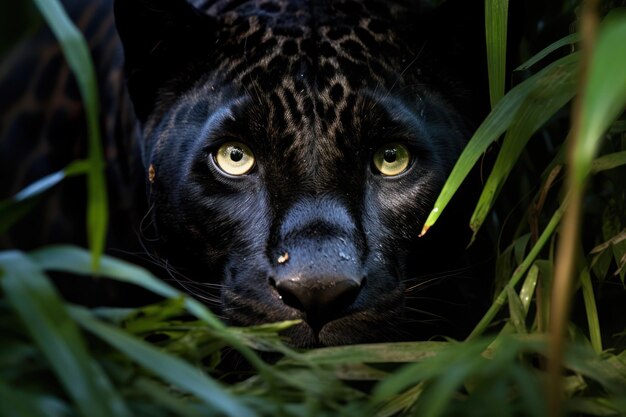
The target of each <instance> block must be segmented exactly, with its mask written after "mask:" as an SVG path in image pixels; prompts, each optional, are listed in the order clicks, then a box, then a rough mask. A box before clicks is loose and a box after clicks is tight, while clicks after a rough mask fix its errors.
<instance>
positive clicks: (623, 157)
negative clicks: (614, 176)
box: [591, 151, 626, 174]
mask: <svg viewBox="0 0 626 417" xmlns="http://www.w3.org/2000/svg"><path fill="white" fill-rule="evenodd" d="M622 165H626V151H622V152H615V153H610V154H608V155H603V156H600V157H598V158H596V159H595V160H594V161H593V162H592V164H591V172H593V173H594V174H596V173H598V172H601V171H608V170H610V169H613V168H617V167H620V166H622Z"/></svg>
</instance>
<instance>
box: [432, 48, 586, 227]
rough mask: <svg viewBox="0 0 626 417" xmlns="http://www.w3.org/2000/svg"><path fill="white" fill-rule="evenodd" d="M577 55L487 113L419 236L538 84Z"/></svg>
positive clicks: (524, 85)
mask: <svg viewBox="0 0 626 417" xmlns="http://www.w3.org/2000/svg"><path fill="white" fill-rule="evenodd" d="M579 59H580V55H579V54H578V53H574V54H570V55H568V56H565V57H563V58H561V59H559V60H558V61H555V62H553V63H552V64H550V65H548V66H547V67H546V68H544V69H542V70H541V71H540V72H538V73H537V74H535V75H533V76H532V77H530V78H528V79H527V80H525V81H524V82H522V83H521V84H519V85H518V86H516V87H515V88H513V89H512V90H511V91H509V92H508V93H507V95H505V96H504V97H503V98H502V99H501V100H500V101H499V102H498V104H497V105H496V106H495V107H494V109H493V110H492V111H491V113H489V115H488V116H487V118H486V119H485V120H484V121H483V123H482V124H481V125H480V127H479V128H478V130H476V132H475V133H474V135H473V136H472V138H471V139H470V141H469V143H468V144H467V146H466V147H465V149H464V150H463V153H462V154H461V156H460V157H459V160H458V161H457V163H456V165H455V166H454V168H453V169H452V172H451V173H450V176H449V177H448V180H447V181H446V183H445V184H444V186H443V188H442V190H441V193H440V194H439V197H437V201H436V202H435V205H434V207H433V209H432V211H431V212H430V214H429V215H428V218H427V219H426V222H425V223H424V227H423V229H422V233H421V234H422V235H423V234H425V233H426V232H427V231H428V229H429V228H430V227H431V226H432V225H433V224H434V223H435V222H436V221H437V219H438V218H439V216H440V215H441V213H442V212H443V210H444V209H445V207H446V206H447V204H448V203H449V202H450V200H451V199H452V196H453V195H454V193H455V192H456V191H457V190H458V188H459V187H460V186H461V183H462V182H463V180H464V179H465V177H466V176H467V174H468V173H469V172H470V171H471V169H472V167H473V166H474V164H475V163H476V161H478V159H479V158H480V157H481V155H482V154H483V153H484V152H485V151H486V150H487V148H488V147H489V145H491V144H492V143H493V142H494V141H495V140H496V139H498V137H499V136H500V135H501V134H502V133H503V132H504V131H505V130H506V129H507V128H508V127H509V126H510V124H511V123H512V122H513V120H514V116H515V115H516V114H517V111H518V109H519V108H520V106H521V105H522V103H523V102H524V100H525V99H526V97H527V96H528V94H530V93H531V92H532V91H533V90H534V89H535V86H536V84H537V83H539V82H541V80H547V79H555V78H558V77H559V75H560V74H563V72H564V71H566V72H567V71H568V68H571V67H572V66H574V65H576V63H577V62H578V61H579Z"/></svg>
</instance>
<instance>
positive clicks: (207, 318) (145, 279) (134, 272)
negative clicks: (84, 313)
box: [29, 245, 288, 378]
mask: <svg viewBox="0 0 626 417" xmlns="http://www.w3.org/2000/svg"><path fill="white" fill-rule="evenodd" d="M29 256H30V258H31V259H32V260H34V261H35V262H36V263H37V264H38V265H40V266H41V268H43V269H46V270H54V271H63V272H69V273H73V274H79V275H90V272H91V262H90V261H91V259H90V258H89V254H88V253H87V252H86V251H85V250H83V249H81V248H77V247H74V246H61V245H59V246H49V247H47V248H45V249H40V250H37V251H33V252H31V253H30V254H29ZM99 273H100V274H101V275H102V276H106V277H109V278H112V279H116V280H118V281H121V282H127V283H130V284H135V285H138V286H140V287H142V288H145V289H147V290H149V291H152V292H154V293H155V294H159V295H161V296H163V297H167V298H176V297H183V299H184V303H185V307H186V308H187V310H188V311H189V312H190V313H192V314H193V315H195V316H196V317H197V318H199V319H200V320H202V321H204V322H205V323H207V324H208V325H209V326H211V328H212V329H214V330H215V332H216V336H219V338H221V339H222V340H224V341H225V342H226V343H227V344H229V345H230V346H232V347H233V348H235V349H237V350H238V351H239V352H240V353H241V354H242V355H243V356H244V357H245V358H246V359H247V360H248V361H249V362H250V363H251V364H252V365H253V366H254V367H255V368H256V369H257V370H258V371H259V372H261V373H262V374H263V375H264V376H266V377H268V378H270V377H271V376H272V375H273V370H272V369H271V368H269V367H268V366H267V365H266V364H265V363H264V362H263V361H262V360H261V359H260V358H259V357H258V356H257V355H256V354H255V353H254V352H253V351H252V350H251V349H250V348H249V347H248V346H246V345H244V344H243V341H245V340H246V338H245V334H244V335H241V334H239V333H237V332H236V331H233V330H228V331H227V329H226V326H225V325H224V323H222V322H221V321H220V320H219V319H218V318H217V317H216V316H215V314H213V313H212V312H211V311H210V310H209V309H208V308H207V307H206V306H205V305H203V304H202V303H200V302H198V301H197V300H194V299H192V298H189V297H187V296H184V294H182V293H181V292H180V291H178V290H176V289H174V288H172V287H170V286H169V285H167V284H166V283H164V282H163V281H161V280H159V279H158V278H156V277H155V276H153V275H152V274H151V273H149V272H148V271H146V270H145V269H143V268H141V267H138V266H136V265H133V264H130V263H128V262H124V261H121V260H118V259H115V258H112V257H109V256H106V255H105V256H103V257H102V258H101V260H100V269H99ZM283 353H285V352H283ZM287 353H288V352H287Z"/></svg>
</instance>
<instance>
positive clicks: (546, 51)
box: [515, 33, 580, 71]
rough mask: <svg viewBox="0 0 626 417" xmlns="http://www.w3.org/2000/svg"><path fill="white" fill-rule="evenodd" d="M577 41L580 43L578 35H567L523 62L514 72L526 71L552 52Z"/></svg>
mask: <svg viewBox="0 0 626 417" xmlns="http://www.w3.org/2000/svg"><path fill="white" fill-rule="evenodd" d="M579 41H580V33H572V34H570V35H567V36H566V37H564V38H561V39H559V40H558V41H556V42H554V43H553V44H551V45H548V46H546V47H545V48H543V49H542V50H541V51H539V52H538V53H536V54H535V55H534V56H533V57H531V58H530V59H529V60H527V61H526V62H524V63H523V64H522V65H520V66H519V67H517V68H515V71H523V70H527V69H528V68H530V67H532V66H533V65H535V64H536V63H537V62H539V61H541V60H542V59H544V58H545V57H547V56H548V55H550V54H551V53H552V52H554V51H556V50H558V49H560V48H562V47H564V46H566V45H571V44H573V43H577V42H579Z"/></svg>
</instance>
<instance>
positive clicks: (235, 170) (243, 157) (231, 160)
mask: <svg viewBox="0 0 626 417" xmlns="http://www.w3.org/2000/svg"><path fill="white" fill-rule="evenodd" d="M215 162H216V163H217V166H218V167H219V168H220V169H221V170H222V171H224V172H225V173H227V174H230V175H245V174H247V173H248V172H250V170H251V169H252V167H254V154H253V153H252V151H251V150H250V148H248V147H247V146H246V145H244V144H243V143H240V142H226V143H225V144H223V145H222V146H220V148H219V149H218V150H217V153H216V154H215Z"/></svg>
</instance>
